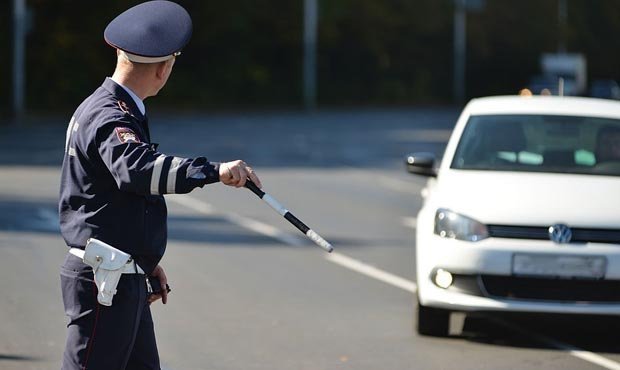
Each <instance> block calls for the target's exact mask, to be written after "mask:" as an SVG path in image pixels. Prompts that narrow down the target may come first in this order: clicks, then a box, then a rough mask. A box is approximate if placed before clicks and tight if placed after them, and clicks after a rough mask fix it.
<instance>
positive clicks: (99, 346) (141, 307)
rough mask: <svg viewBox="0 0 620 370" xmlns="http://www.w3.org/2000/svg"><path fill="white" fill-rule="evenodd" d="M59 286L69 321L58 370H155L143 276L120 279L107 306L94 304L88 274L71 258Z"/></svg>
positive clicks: (88, 270)
mask: <svg viewBox="0 0 620 370" xmlns="http://www.w3.org/2000/svg"><path fill="white" fill-rule="evenodd" d="M60 282H61V287H62V298H63V302H64V306H65V314H66V315H67V317H68V318H69V323H68V325H67V343H66V346H65V352H64V355H63V363H62V370H100V369H101V370H142V369H144V370H147V369H148V370H160V365H159V354H158V352H157V344H156V342H155V332H154V330H153V319H152V317H151V309H150V307H149V305H148V303H147V296H148V293H147V288H146V282H145V276H144V275H141V274H123V275H122V276H121V279H120V281H119V283H118V287H117V290H118V291H117V293H116V295H115V296H114V299H113V301H112V306H110V307H108V306H102V305H100V304H99V303H98V302H97V286H96V285H95V282H94V279H93V271H92V269H91V268H90V266H88V265H86V264H85V263H84V262H82V260H81V259H79V258H78V257H75V256H74V255H72V254H67V257H66V258H65V261H64V263H63V265H62V267H61V271H60Z"/></svg>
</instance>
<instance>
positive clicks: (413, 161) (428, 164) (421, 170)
mask: <svg viewBox="0 0 620 370" xmlns="http://www.w3.org/2000/svg"><path fill="white" fill-rule="evenodd" d="M435 162H436V158H435V155H434V154H433V153H413V154H409V155H408V156H407V157H406V158H405V165H406V166H407V172H409V173H412V174H414V175H422V176H430V177H437V169H436V168H435Z"/></svg>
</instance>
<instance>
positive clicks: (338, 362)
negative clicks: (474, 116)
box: [0, 110, 620, 370]
mask: <svg viewBox="0 0 620 370" xmlns="http://www.w3.org/2000/svg"><path fill="white" fill-rule="evenodd" d="M457 113H458V112H456V111H451V110H397V111H361V112H324V113H317V114H313V115H304V114H297V113H264V114H254V115H215V116H208V117H202V116H199V115H187V114H186V115H181V116H172V115H164V114H160V115H152V116H151V121H152V122H158V124H157V125H154V127H153V128H152V133H153V136H154V137H155V138H156V140H155V141H159V143H160V150H161V151H163V152H166V153H169V154H176V155H185V156H195V155H205V154H206V155H208V156H209V158H210V159H212V160H231V159H237V158H243V159H245V160H247V161H248V162H249V163H251V164H252V165H253V166H254V167H255V169H256V170H257V171H258V173H259V174H260V176H261V178H262V180H263V184H264V188H265V190H266V191H268V192H269V193H271V195H273V196H274V197H276V198H277V199H278V200H280V201H281V202H282V203H283V204H284V205H285V206H287V208H289V209H290V210H291V211H292V212H293V213H294V214H295V215H297V216H298V217H299V218H301V219H302V220H303V221H305V222H306V223H307V224H308V225H309V226H311V227H312V228H313V229H315V230H316V231H317V232H319V233H320V234H321V235H322V236H324V237H325V238H326V239H328V240H329V241H330V242H332V244H333V245H334V247H335V252H334V253H333V254H331V255H328V254H326V253H325V252H323V251H322V250H321V249H320V248H318V247H316V246H314V245H313V244H312V243H311V242H309V241H308V240H306V239H305V237H304V236H303V235H302V234H300V233H299V232H298V231H297V230H295V229H294V228H293V227H292V226H291V225H289V224H288V223H287V222H286V221H284V220H283V219H282V217H281V216H279V215H277V214H275V213H274V212H273V211H272V210H271V209H270V208H268V207H267V206H266V205H265V204H264V203H262V202H261V201H260V200H259V199H258V198H256V197H255V196H254V195H253V194H251V193H250V192H249V191H247V190H245V189H233V188H227V187H225V186H223V185H221V184H215V185H210V186H207V187H205V188H204V189H198V190H196V191H194V192H193V193H191V194H189V195H175V196H168V197H167V199H168V204H169V211H170V216H169V228H170V240H169V243H168V251H167V253H166V256H165V257H164V260H163V261H162V264H163V266H164V267H165V269H166V272H167V275H168V276H169V279H170V281H171V285H172V289H173V291H172V293H171V295H170V297H169V298H170V301H169V303H168V304H167V305H165V306H164V305H162V304H160V303H158V304H156V305H154V306H153V311H154V317H155V320H156V331H157V334H158V344H159V350H160V355H161V359H162V363H163V365H164V369H167V370H180V369H190V370H191V369H217V370H219V369H223V370H224V369H261V370H263V369H264V370H277V369H286V370H290V369H295V370H304V369H308V370H319V369H356V370H358V369H361V370H364V369H368V370H371V369H372V370H377V369H395V370H398V369H472V370H473V369H476V370H479V369H537V370H538V369H562V370H572V369H574V370H587V369H605V368H606V369H620V342H619V341H618V336H619V333H620V322H619V321H618V320H617V319H614V318H601V317H589V318H577V317H568V316H567V317H557V316H535V315H527V316H524V315H517V316H506V315H503V316H492V317H489V316H483V317H464V315H456V317H455V318H454V320H453V322H452V331H453V335H452V336H451V337H450V338H446V339H434V338H425V337H420V336H418V335H416V334H415V333H414V331H413V324H414V323H413V312H414V310H413V307H414V302H415V295H414V291H415V271H414V248H415V245H414V238H413V233H414V228H415V214H416V213H417V209H418V208H419V207H420V202H421V197H420V190H421V189H422V187H423V186H424V179H423V178H420V177H414V176H411V175H408V174H406V173H405V172H404V169H403V165H402V163H401V161H402V158H403V156H404V155H405V154H406V153H407V152H410V151H433V152H436V153H441V150H442V148H443V146H444V145H445V141H446V139H447V137H448V135H449V132H450V129H451V127H452V125H453V122H454V119H455V118H456V116H457ZM49 121H50V122H47V124H46V125H45V126H38V125H29V126H25V127H0V289H1V291H2V295H3V299H0V322H1V323H2V325H0V369H7V370H12V369H20V370H22V369H37V370H38V369H54V368H59V364H60V358H61V354H62V349H63V346H64V339H65V331H64V330H65V324H66V321H65V319H64V316H63V312H62V302H61V299H60V289H59V285H60V284H59V275H58V272H59V265H60V264H61V262H62V259H63V257H64V254H65V253H66V248H65V247H64V245H63V241H62V238H61V237H60V235H59V232H58V226H57V222H58V220H57V216H56V214H55V209H56V198H57V191H58V177H59V163H60V160H61V157H62V151H63V146H64V131H65V129H66V126H64V123H63V122H61V121H62V119H59V120H54V119H50V120H49Z"/></svg>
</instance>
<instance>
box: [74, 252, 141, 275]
mask: <svg viewBox="0 0 620 370" xmlns="http://www.w3.org/2000/svg"><path fill="white" fill-rule="evenodd" d="M69 253H71V254H72V255H74V256H76V257H78V258H79V259H81V260H84V250H83V249H80V248H71V249H69ZM121 272H122V273H123V274H142V275H145V272H144V270H142V268H141V267H140V265H138V264H137V263H136V261H134V260H133V259H132V260H130V261H129V262H127V263H126V264H125V266H123V267H122V268H121Z"/></svg>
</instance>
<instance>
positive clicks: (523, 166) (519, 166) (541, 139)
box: [451, 115, 620, 176]
mask: <svg viewBox="0 0 620 370" xmlns="http://www.w3.org/2000/svg"><path fill="white" fill-rule="evenodd" d="M451 168H454V169H463V170H493V171H525V172H554V173H574V174H596V175H609V176H619V175H620V120H617V119H605V118H596V117H572V116H553V115H480V116H472V117H471V118H470V119H469V121H468V122H467V125H466V126H465V130H464V132H463V135H462V136H461V140H460V142H459V145H458V147H457V150H456V154H455V156H454V159H453V161H452V164H451Z"/></svg>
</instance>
